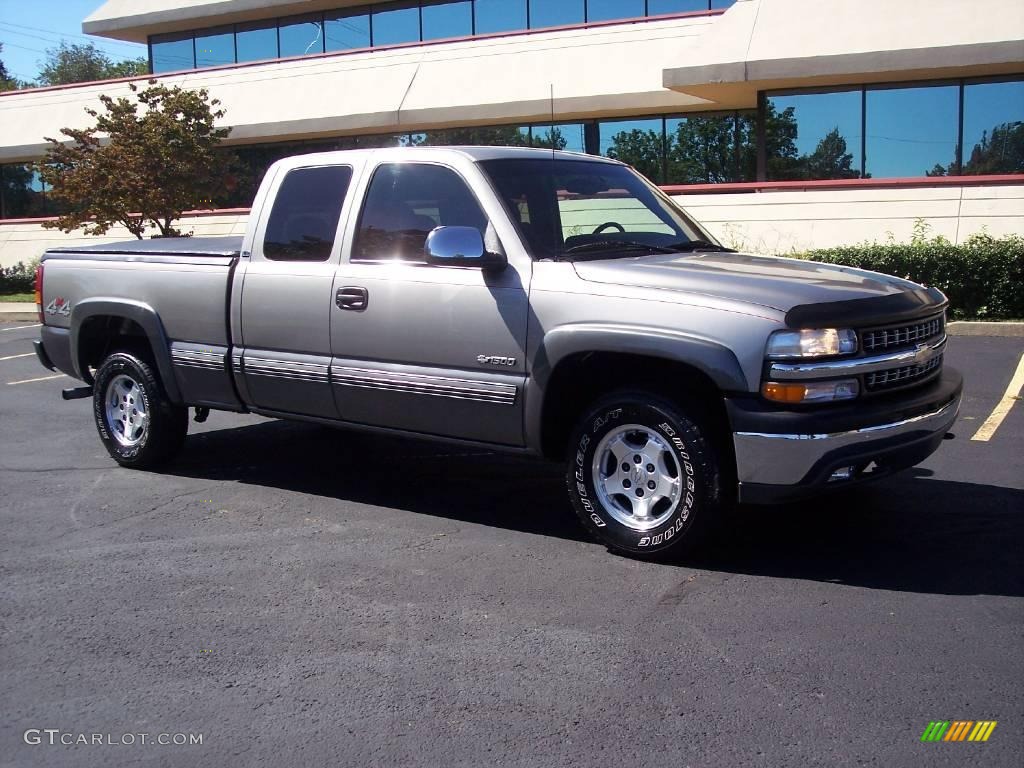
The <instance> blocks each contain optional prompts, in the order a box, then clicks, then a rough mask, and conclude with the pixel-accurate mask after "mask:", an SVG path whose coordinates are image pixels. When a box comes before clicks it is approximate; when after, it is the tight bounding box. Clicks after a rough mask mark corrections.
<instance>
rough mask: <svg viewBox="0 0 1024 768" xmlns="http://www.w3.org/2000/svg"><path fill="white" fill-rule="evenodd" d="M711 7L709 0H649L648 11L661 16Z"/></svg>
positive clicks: (731, 0)
mask: <svg viewBox="0 0 1024 768" xmlns="http://www.w3.org/2000/svg"><path fill="white" fill-rule="evenodd" d="M733 2H735V0H730V2H728V5H732V3H733ZM723 5H724V4H723ZM710 8H711V4H710V3H709V2H708V0H647V13H648V14H649V15H651V16H660V15H662V14H666V13H693V12H696V11H707V10H710Z"/></svg>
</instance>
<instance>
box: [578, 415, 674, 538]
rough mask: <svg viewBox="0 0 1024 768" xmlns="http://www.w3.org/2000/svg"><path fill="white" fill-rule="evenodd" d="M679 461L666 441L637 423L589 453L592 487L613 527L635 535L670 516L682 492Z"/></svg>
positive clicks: (619, 430)
mask: <svg viewBox="0 0 1024 768" xmlns="http://www.w3.org/2000/svg"><path fill="white" fill-rule="evenodd" d="M680 469H681V468H680V466H679V460H678V459H677V458H676V455H675V452H674V451H673V449H672V447H671V446H670V445H669V444H668V442H667V441H666V440H665V438H663V437H662V436H661V435H659V434H658V433H657V432H655V431H654V430H652V429H650V428H649V427H645V426H642V425H640V424H624V425H623V426H621V427H618V428H616V429H613V430H612V431H611V432H609V433H608V434H607V435H605V436H604V439H602V440H601V442H600V443H599V444H598V446H597V450H596V451H594V462H593V466H592V468H591V471H592V472H593V481H594V488H595V489H596V490H597V496H598V498H599V499H600V501H601V503H602V505H603V506H604V508H605V509H606V510H607V511H608V513H609V514H610V515H611V516H612V517H614V518H615V520H617V521H618V522H620V523H622V524H623V525H625V526H626V527H628V528H632V529H633V530H637V531H647V530H650V529H652V528H657V527H658V526H659V525H661V524H662V523H664V522H665V521H666V520H668V519H669V517H671V515H672V512H673V510H674V509H675V507H676V502H678V501H679V497H680V494H681V490H682V479H681V478H682V472H681V471H680Z"/></svg>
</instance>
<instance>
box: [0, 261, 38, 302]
mask: <svg viewBox="0 0 1024 768" xmlns="http://www.w3.org/2000/svg"><path fill="white" fill-rule="evenodd" d="M37 266H39V264H38V262H33V263H31V264H25V262H23V261H19V262H18V263H17V264H15V265H14V266H13V267H0V294H3V293H32V291H34V290H35V289H36V267H37Z"/></svg>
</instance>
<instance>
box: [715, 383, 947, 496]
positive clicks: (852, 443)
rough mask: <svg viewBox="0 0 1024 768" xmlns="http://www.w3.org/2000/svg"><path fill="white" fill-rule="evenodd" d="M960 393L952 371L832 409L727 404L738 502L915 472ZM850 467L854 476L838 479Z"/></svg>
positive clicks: (934, 445)
mask: <svg viewBox="0 0 1024 768" xmlns="http://www.w3.org/2000/svg"><path fill="white" fill-rule="evenodd" d="M962 392H963V378H962V376H961V375H960V373H959V372H958V371H956V370H954V369H952V368H948V367H946V368H945V369H944V370H943V372H942V375H941V376H940V377H939V378H938V379H937V380H936V381H934V382H932V383H931V384H928V385H927V386H925V387H921V388H919V389H914V390H911V391H909V392H905V393H894V394H893V395H892V396H889V397H885V398H877V399H874V400H872V401H864V402H856V403H852V404H849V405H846V406H833V407H829V408H828V409H813V410H811V409H808V410H802V411H796V410H789V411H785V410H780V409H777V408H775V407H772V406H770V405H768V404H766V403H764V401H761V400H757V399H754V398H734V399H731V400H728V401H727V407H728V411H729V418H730V421H731V423H732V429H733V445H734V448H735V452H736V472H737V479H738V481H739V497H740V501H742V502H744V503H750V504H771V503H780V502H785V501H792V500H794V499H798V498H803V497H807V496H813V495H815V494H817V493H820V492H823V491H826V490H830V489H833V488H841V487H846V486H848V485H850V484H851V483H854V482H857V481H862V480H867V479H874V478H877V477H881V476H884V475H887V474H891V473H892V472H895V471H897V470H900V469H906V468H907V467H912V466H914V465H915V464H918V463H920V462H922V461H924V459H925V458H927V457H928V456H930V455H931V454H932V453H933V452H934V451H935V449H936V448H938V447H939V444H940V443H941V442H942V440H943V438H944V437H945V435H946V433H947V432H948V431H949V429H950V428H951V427H952V426H953V422H955V421H956V417H957V414H958V413H959V410H960V398H961V395H962ZM847 468H851V471H850V472H849V473H848V474H849V479H842V480H836V479H833V473H835V472H836V471H837V470H840V469H843V470H845V469H847Z"/></svg>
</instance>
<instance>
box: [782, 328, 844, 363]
mask: <svg viewBox="0 0 1024 768" xmlns="http://www.w3.org/2000/svg"><path fill="white" fill-rule="evenodd" d="M856 351H857V334H856V333H854V332H853V331H851V330H849V329H848V328H840V329H836V328H818V329H811V330H802V331H775V333H773V334H772V335H771V336H769V337H768V350H767V352H765V354H766V355H767V356H768V357H769V358H780V357H828V356H830V355H849V354H852V353H854V352H856Z"/></svg>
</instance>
